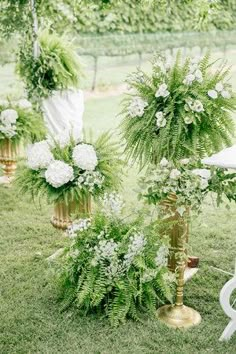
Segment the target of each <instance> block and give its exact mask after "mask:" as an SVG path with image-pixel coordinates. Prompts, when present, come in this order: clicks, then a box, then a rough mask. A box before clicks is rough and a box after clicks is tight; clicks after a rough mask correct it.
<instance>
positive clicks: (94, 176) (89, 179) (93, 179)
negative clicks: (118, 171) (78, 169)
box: [76, 171, 105, 192]
mask: <svg viewBox="0 0 236 354" xmlns="http://www.w3.org/2000/svg"><path fill="white" fill-rule="evenodd" d="M104 180H105V177H104V176H103V175H102V174H101V173H100V172H99V171H85V172H84V173H83V174H81V175H80V176H79V177H78V179H77V181H76V183H77V185H78V186H79V188H83V187H84V186H86V187H88V190H89V192H93V190H94V188H95V187H98V188H102V185H103V183H104Z"/></svg>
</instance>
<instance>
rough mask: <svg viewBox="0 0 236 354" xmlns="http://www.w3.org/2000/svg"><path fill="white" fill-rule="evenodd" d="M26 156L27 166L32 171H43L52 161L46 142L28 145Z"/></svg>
mask: <svg viewBox="0 0 236 354" xmlns="http://www.w3.org/2000/svg"><path fill="white" fill-rule="evenodd" d="M26 154H27V164H28V166H29V168H31V169H32V170H39V169H45V168H47V167H48V166H49V165H50V163H51V162H52V161H53V160H54V157H53V154H52V153H51V151H50V148H49V145H48V143H47V141H46V140H43V141H40V142H38V143H35V144H33V145H30V146H29V147H28V149H27V153H26Z"/></svg>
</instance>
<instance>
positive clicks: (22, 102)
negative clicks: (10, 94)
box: [17, 98, 32, 109]
mask: <svg viewBox="0 0 236 354" xmlns="http://www.w3.org/2000/svg"><path fill="white" fill-rule="evenodd" d="M17 106H18V107H20V108H23V109H30V108H32V104H31V102H30V101H28V100H27V99H25V98H22V99H21V100H19V101H18V102H17Z"/></svg>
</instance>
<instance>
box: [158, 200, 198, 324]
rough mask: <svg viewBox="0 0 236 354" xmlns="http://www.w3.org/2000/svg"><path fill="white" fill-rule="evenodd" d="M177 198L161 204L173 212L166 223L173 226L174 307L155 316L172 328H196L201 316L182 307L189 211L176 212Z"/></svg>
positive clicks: (172, 269)
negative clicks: (170, 223)
mask: <svg viewBox="0 0 236 354" xmlns="http://www.w3.org/2000/svg"><path fill="white" fill-rule="evenodd" d="M176 200H177V197H176V196H175V195H170V196H169V198H168V199H167V200H166V201H165V202H164V203H163V204H162V205H163V206H164V208H166V210H167V211H168V212H169V211H172V212H173V217H172V218H170V219H169V220H168V221H173V222H174V224H173V226H172V228H171V229H170V232H169V234H170V245H171V248H170V252H171V257H169V269H170V271H173V272H175V274H176V278H177V279H176V285H177V286H176V299H175V305H165V306H163V307H161V308H159V309H158V310H157V316H158V318H159V320H160V321H161V322H164V323H165V324H166V325H167V326H169V327H173V328H189V327H192V326H197V325H198V324H199V323H200V322H201V315H200V314H199V313H198V312H197V311H195V310H194V309H192V308H190V307H187V306H185V305H184V303H183V301H184V283H185V280H184V273H185V269H186V265H187V261H186V259H187V253H186V243H187V241H188V237H189V227H188V223H187V221H186V218H188V216H189V209H188V208H186V212H185V214H184V215H183V216H181V215H179V213H178V212H177V209H176V206H175V203H176Z"/></svg>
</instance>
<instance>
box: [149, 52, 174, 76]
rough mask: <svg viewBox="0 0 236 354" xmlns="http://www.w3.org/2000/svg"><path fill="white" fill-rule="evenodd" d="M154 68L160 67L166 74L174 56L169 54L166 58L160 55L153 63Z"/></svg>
mask: <svg viewBox="0 0 236 354" xmlns="http://www.w3.org/2000/svg"><path fill="white" fill-rule="evenodd" d="M153 66H154V68H158V69H160V71H161V72H162V74H166V73H167V71H169V70H170V68H171V66H172V57H171V56H170V55H167V56H166V57H165V58H163V57H161V56H158V57H157V58H156V59H155V62H154V63H153Z"/></svg>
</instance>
